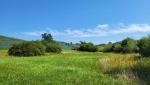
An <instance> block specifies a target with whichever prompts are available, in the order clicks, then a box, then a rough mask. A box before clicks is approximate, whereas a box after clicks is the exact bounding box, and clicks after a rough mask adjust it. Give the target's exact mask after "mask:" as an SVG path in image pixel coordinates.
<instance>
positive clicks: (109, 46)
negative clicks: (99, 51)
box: [103, 42, 113, 52]
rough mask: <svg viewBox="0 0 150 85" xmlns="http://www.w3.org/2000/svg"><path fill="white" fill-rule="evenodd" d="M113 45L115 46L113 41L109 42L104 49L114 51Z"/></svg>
mask: <svg viewBox="0 0 150 85" xmlns="http://www.w3.org/2000/svg"><path fill="white" fill-rule="evenodd" d="M112 46H113V44H112V42H108V44H106V45H105V46H104V49H103V51H104V52H112V51H113V48H112Z"/></svg>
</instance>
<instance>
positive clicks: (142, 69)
mask: <svg viewBox="0 0 150 85" xmlns="http://www.w3.org/2000/svg"><path fill="white" fill-rule="evenodd" d="M98 66H99V69H102V71H103V72H104V73H105V74H107V75H109V76H112V77H114V78H117V79H120V80H124V81H127V82H128V83H127V84H129V85H150V59H149V58H140V57H138V56H136V55H129V54H128V55H120V56H114V57H106V58H101V59H99V61H98Z"/></svg>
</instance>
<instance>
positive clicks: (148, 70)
mask: <svg viewBox="0 0 150 85" xmlns="http://www.w3.org/2000/svg"><path fill="white" fill-rule="evenodd" d="M132 72H133V73H134V75H135V76H137V77H138V79H139V80H140V83H141V84H145V85H150V66H145V65H143V64H141V63H139V64H138V65H136V66H135V67H134V68H132Z"/></svg>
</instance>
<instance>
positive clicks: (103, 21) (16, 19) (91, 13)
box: [0, 0, 150, 43]
mask: <svg viewBox="0 0 150 85" xmlns="http://www.w3.org/2000/svg"><path fill="white" fill-rule="evenodd" d="M149 3H150V0H0V30H1V31H0V34H1V35H7V36H12V37H16V38H21V39H26V40H35V39H40V35H41V33H43V32H49V33H51V34H52V35H53V36H54V39H55V40H59V41H66V42H71V41H72V42H78V41H80V40H84V41H90V42H94V43H104V42H108V41H113V42H114V41H119V40H122V39H123V38H125V37H127V36H128V37H132V38H135V39H139V38H141V37H143V36H146V35H148V34H149V33H150V10H149V9H150V5H149Z"/></svg>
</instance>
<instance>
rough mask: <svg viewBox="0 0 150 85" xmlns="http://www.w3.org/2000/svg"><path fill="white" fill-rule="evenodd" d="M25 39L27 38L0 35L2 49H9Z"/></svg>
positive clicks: (0, 47)
mask: <svg viewBox="0 0 150 85" xmlns="http://www.w3.org/2000/svg"><path fill="white" fill-rule="evenodd" d="M23 41H25V40H22V39H16V38H11V37H6V36H3V35H0V49H8V48H9V47H11V46H12V45H13V44H17V43H21V42H23Z"/></svg>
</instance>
